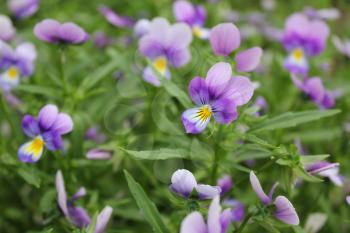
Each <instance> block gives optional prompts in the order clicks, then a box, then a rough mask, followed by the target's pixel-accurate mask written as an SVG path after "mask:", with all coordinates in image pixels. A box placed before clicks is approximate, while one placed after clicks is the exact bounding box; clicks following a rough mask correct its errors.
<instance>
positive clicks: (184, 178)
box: [170, 169, 221, 199]
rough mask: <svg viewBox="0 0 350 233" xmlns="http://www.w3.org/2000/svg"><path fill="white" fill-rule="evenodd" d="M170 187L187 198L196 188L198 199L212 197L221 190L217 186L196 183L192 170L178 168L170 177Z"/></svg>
mask: <svg viewBox="0 0 350 233" xmlns="http://www.w3.org/2000/svg"><path fill="white" fill-rule="evenodd" d="M170 189H171V190H172V191H173V192H174V193H176V194H178V195H180V196H182V197H184V198H189V196H190V195H191V193H192V191H193V190H196V191H197V194H198V196H199V198H200V199H212V198H214V197H215V196H218V195H220V192H221V188H220V187H219V186H210V185H207V184H197V181H196V178H195V177H194V175H193V174H192V172H190V171H188V170H186V169H179V170H177V171H175V172H174V174H173V175H172V177H171V185H170Z"/></svg>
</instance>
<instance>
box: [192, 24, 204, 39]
mask: <svg viewBox="0 0 350 233" xmlns="http://www.w3.org/2000/svg"><path fill="white" fill-rule="evenodd" d="M192 32H193V34H194V35H195V36H197V37H199V38H202V36H203V32H202V30H201V28H200V27H198V26H194V27H193V28H192Z"/></svg>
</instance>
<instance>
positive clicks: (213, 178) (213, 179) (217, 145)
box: [211, 125, 224, 184]
mask: <svg viewBox="0 0 350 233" xmlns="http://www.w3.org/2000/svg"><path fill="white" fill-rule="evenodd" d="M222 129H223V126H222V125H221V126H220V127H219V131H218V134H217V140H216V141H215V150H214V153H215V154H214V160H213V167H212V171H211V183H212V184H215V182H216V179H217V175H218V170H219V164H220V160H221V158H222V156H221V155H220V153H223V152H222V150H221V148H220V142H221V141H223V140H224V138H223V137H222Z"/></svg>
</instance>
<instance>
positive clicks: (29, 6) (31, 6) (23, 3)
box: [8, 0, 40, 19]
mask: <svg viewBox="0 0 350 233" xmlns="http://www.w3.org/2000/svg"><path fill="white" fill-rule="evenodd" d="M39 3H40V2H39V0H8V8H9V10H10V11H11V12H12V14H14V16H15V17H16V18H17V19H23V18H27V17H29V16H32V15H33V14H35V13H36V12H37V11H38V9H39Z"/></svg>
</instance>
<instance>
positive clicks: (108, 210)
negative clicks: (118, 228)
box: [95, 206, 113, 233]
mask: <svg viewBox="0 0 350 233" xmlns="http://www.w3.org/2000/svg"><path fill="white" fill-rule="evenodd" d="M112 212H113V209H112V207H110V206H106V207H105V208H103V210H102V211H101V213H100V214H99V215H98V216H97V219H96V226H95V233H103V232H104V231H105V229H106V227H107V223H108V221H109V219H110V218H111V216H112Z"/></svg>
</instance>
